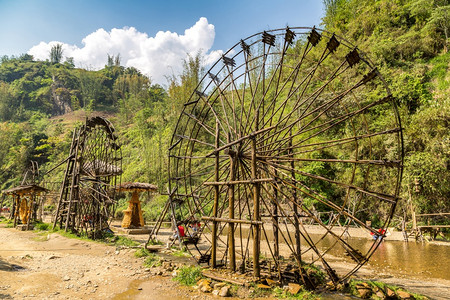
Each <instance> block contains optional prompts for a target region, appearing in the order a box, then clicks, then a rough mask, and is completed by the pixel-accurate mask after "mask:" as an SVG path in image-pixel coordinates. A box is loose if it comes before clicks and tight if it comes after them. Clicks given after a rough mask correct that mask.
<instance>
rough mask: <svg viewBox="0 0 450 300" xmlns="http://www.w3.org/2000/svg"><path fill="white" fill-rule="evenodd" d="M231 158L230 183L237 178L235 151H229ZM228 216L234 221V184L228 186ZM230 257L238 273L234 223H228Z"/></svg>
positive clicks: (233, 269) (231, 263)
mask: <svg viewBox="0 0 450 300" xmlns="http://www.w3.org/2000/svg"><path fill="white" fill-rule="evenodd" d="M229 156H230V181H234V180H235V177H236V166H235V165H236V157H235V153H234V152H233V151H229ZM228 212H229V214H228V216H229V218H230V219H234V184H231V185H229V186H228ZM228 255H229V257H230V265H229V267H230V269H231V270H232V271H233V272H235V271H236V253H235V243H234V223H231V222H230V223H228Z"/></svg>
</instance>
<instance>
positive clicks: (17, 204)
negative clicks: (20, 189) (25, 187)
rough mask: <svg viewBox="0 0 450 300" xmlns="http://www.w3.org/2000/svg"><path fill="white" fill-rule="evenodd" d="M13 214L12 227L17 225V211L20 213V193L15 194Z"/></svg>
mask: <svg viewBox="0 0 450 300" xmlns="http://www.w3.org/2000/svg"><path fill="white" fill-rule="evenodd" d="M14 213H15V215H14V225H13V226H14V227H16V225H17V219H18V218H19V213H20V195H17V196H16V210H15V212H14Z"/></svg>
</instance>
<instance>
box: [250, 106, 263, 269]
mask: <svg viewBox="0 0 450 300" xmlns="http://www.w3.org/2000/svg"><path fill="white" fill-rule="evenodd" d="M258 119H259V111H258V110H256V111H255V131H257V130H258V126H259V124H258V123H259V122H258V121H259V120H258ZM251 163H252V178H253V179H256V178H257V176H258V174H257V165H256V137H254V136H253V137H252V162H251ZM259 192H260V190H259V183H258V182H256V183H254V184H253V220H254V221H260V219H261V216H260V212H259ZM260 236H261V230H260V227H259V225H256V224H255V225H253V276H255V277H260V275H261V270H260V266H259V254H260Z"/></svg>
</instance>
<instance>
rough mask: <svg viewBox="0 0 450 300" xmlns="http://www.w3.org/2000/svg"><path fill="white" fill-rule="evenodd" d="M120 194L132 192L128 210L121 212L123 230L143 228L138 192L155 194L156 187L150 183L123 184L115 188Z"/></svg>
mask: <svg viewBox="0 0 450 300" xmlns="http://www.w3.org/2000/svg"><path fill="white" fill-rule="evenodd" d="M117 189H118V190H119V191H122V192H132V193H133V194H132V196H131V200H130V201H129V202H128V208H127V209H126V210H124V211H123V220H122V227H123V228H139V227H144V225H145V222H144V216H143V214H142V209H141V201H140V200H139V193H140V192H145V191H147V192H156V191H157V190H158V187H157V186H156V185H153V184H150V183H141V182H125V183H122V184H121V185H119V186H118V187H117Z"/></svg>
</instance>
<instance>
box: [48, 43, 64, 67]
mask: <svg viewBox="0 0 450 300" xmlns="http://www.w3.org/2000/svg"><path fill="white" fill-rule="evenodd" d="M62 57H63V49H62V44H56V45H54V46H53V47H52V49H51V50H50V62H51V63H52V64H59V63H60V62H61V60H62Z"/></svg>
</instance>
